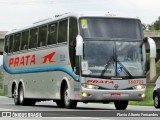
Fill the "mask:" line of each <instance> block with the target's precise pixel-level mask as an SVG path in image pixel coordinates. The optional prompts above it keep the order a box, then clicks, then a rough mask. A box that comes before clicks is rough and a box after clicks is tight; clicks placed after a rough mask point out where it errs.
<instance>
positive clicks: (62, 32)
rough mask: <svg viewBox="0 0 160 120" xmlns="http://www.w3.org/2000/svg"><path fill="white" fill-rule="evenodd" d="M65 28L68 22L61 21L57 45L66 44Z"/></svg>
mask: <svg viewBox="0 0 160 120" xmlns="http://www.w3.org/2000/svg"><path fill="white" fill-rule="evenodd" d="M67 26H68V20H63V21H60V22H59V29H58V43H62V42H67Z"/></svg>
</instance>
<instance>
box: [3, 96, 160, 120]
mask: <svg viewBox="0 0 160 120" xmlns="http://www.w3.org/2000/svg"><path fill="white" fill-rule="evenodd" d="M0 111H1V113H0V114H1V115H0V116H2V113H3V116H4V115H6V113H5V112H11V114H12V117H13V116H14V117H17V116H18V115H20V117H25V115H28V114H29V115H30V114H32V113H35V116H36V115H37V119H40V118H38V117H41V116H42V117H44V116H45V117H48V119H49V118H50V119H51V117H54V118H57V119H62V118H61V117H65V119H66V120H68V119H69V118H70V119H71V120H72V119H74V118H76V119H87V120H89V119H112V120H113V119H114V118H113V117H112V115H113V116H115V115H117V116H118V117H120V118H119V119H118V120H121V119H124V117H126V116H125V115H126V114H127V115H128V114H131V116H132V117H133V116H134V117H135V116H136V117H137V118H138V115H140V114H143V113H145V114H146V112H148V111H149V114H150V113H153V114H154V117H156V118H158V117H160V109H155V108H154V107H153V106H133V105H129V106H128V107H127V109H126V110H124V111H118V110H116V109H115V107H114V105H113V104H99V103H88V104H84V103H81V102H79V103H78V105H77V108H76V109H65V108H58V107H57V105H56V104H55V103H54V102H52V101H45V102H37V103H36V105H35V106H20V105H18V106H16V105H14V101H13V99H12V98H7V97H4V96H0ZM137 111H139V112H137ZM157 111H159V112H158V113H157ZM156 115H158V117H157V116H156ZM35 116H32V117H35ZM106 117H107V118H106ZM132 117H131V118H132ZM141 117H142V116H141ZM143 117H144V116H143ZM1 118H2V117H1ZM1 118H0V119H1ZM127 118H128V117H127ZM147 118H148V119H150V118H149V117H147ZM41 119H42V120H43V118H41ZM41 119H40V120H41ZM63 119H64V118H63ZM115 119H117V117H116V118H115ZM29 120H31V119H29ZM145 120H146V119H145Z"/></svg>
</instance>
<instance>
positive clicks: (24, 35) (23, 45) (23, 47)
mask: <svg viewBox="0 0 160 120" xmlns="http://www.w3.org/2000/svg"><path fill="white" fill-rule="evenodd" d="M28 38H29V30H27V31H24V32H22V41H21V50H26V49H28Z"/></svg>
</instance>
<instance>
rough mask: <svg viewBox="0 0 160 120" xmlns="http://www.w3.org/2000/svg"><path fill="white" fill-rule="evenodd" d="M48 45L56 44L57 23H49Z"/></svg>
mask: <svg viewBox="0 0 160 120" xmlns="http://www.w3.org/2000/svg"><path fill="white" fill-rule="evenodd" d="M48 32H49V33H48V42H47V44H48V45H51V44H56V42H57V23H53V24H49V25H48Z"/></svg>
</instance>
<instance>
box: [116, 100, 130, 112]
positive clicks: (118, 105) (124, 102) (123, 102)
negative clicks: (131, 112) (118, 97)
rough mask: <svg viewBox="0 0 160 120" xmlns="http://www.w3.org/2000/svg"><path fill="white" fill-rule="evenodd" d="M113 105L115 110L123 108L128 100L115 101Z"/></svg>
mask: <svg viewBox="0 0 160 120" xmlns="http://www.w3.org/2000/svg"><path fill="white" fill-rule="evenodd" d="M114 105H115V107H116V109H117V110H125V109H126V108H127V106H128V101H115V102H114Z"/></svg>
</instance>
